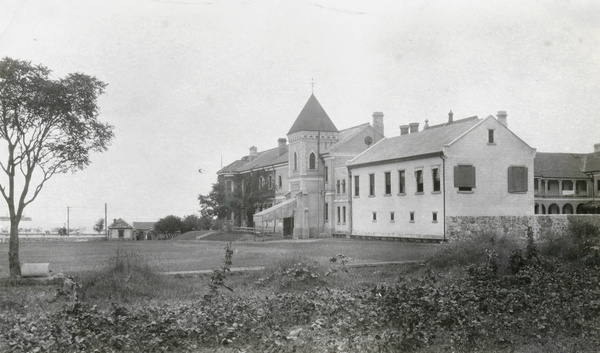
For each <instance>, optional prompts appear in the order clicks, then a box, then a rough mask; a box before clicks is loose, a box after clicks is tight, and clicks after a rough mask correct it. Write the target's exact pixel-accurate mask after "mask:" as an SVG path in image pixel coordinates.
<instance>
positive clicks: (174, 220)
mask: <svg viewBox="0 0 600 353" xmlns="http://www.w3.org/2000/svg"><path fill="white" fill-rule="evenodd" d="M182 227H183V222H182V221H181V218H180V217H177V216H174V215H170V216H166V217H163V218H161V219H159V220H158V221H157V222H156V223H154V230H155V231H156V232H157V233H158V234H162V235H163V236H165V237H166V238H167V239H172V238H174V237H176V236H177V235H179V234H181V228H182Z"/></svg>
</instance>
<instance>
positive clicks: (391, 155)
mask: <svg viewBox="0 0 600 353" xmlns="http://www.w3.org/2000/svg"><path fill="white" fill-rule="evenodd" d="M480 121H481V120H479V118H477V117H476V116H474V117H470V118H465V119H460V120H455V121H453V122H450V123H446V124H439V125H434V126H430V127H428V128H427V129H425V130H422V131H419V132H416V133H410V134H406V135H400V136H396V137H390V138H384V139H383V140H381V141H379V142H378V143H376V144H375V145H374V146H373V147H371V148H369V149H368V150H366V151H365V152H363V153H362V154H360V155H358V156H357V157H356V158H354V159H352V160H351V161H350V162H349V163H348V166H349V167H351V166H357V165H362V164H373V163H380V162H381V163H384V162H386V161H390V160H396V159H402V158H409V157H416V156H423V155H428V154H432V153H438V152H439V153H441V152H442V149H443V147H444V146H446V145H448V144H450V143H451V142H453V141H454V140H456V139H457V138H459V137H460V136H462V134H464V133H465V132H467V131H468V130H469V129H471V128H472V127H473V126H475V125H476V124H478V123H479V122H480Z"/></svg>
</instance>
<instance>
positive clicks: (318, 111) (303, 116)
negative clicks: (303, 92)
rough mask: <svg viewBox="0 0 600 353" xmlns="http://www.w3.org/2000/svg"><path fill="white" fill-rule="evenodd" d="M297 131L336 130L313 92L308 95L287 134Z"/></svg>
mask: <svg viewBox="0 0 600 353" xmlns="http://www.w3.org/2000/svg"><path fill="white" fill-rule="evenodd" d="M298 131H321V132H338V129H337V128H336V127H335V125H334V124H333V122H332V121H331V119H330V118H329V116H328V115H327V113H326V112H325V110H324V109H323V107H322V106H321V104H320V103H319V101H318V100H317V98H316V97H315V95H314V94H311V95H310V98H308V101H307V102H306V104H305V105H304V108H302V111H301V112H300V115H298V117H297V118H296V121H294V124H293V125H292V128H291V129H290V131H289V132H288V133H287V134H288V135H290V134H293V133H294V132H298Z"/></svg>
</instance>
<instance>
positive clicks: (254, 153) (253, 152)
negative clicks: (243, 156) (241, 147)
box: [249, 146, 258, 162]
mask: <svg viewBox="0 0 600 353" xmlns="http://www.w3.org/2000/svg"><path fill="white" fill-rule="evenodd" d="M257 156H258V149H257V148H256V146H252V147H250V158H249V161H250V162H252V161H253V160H255V159H256V157H257Z"/></svg>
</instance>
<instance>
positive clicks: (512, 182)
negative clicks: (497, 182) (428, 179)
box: [508, 167, 528, 192]
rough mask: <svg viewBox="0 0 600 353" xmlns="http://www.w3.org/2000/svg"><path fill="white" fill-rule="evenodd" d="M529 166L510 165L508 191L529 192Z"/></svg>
mask: <svg viewBox="0 0 600 353" xmlns="http://www.w3.org/2000/svg"><path fill="white" fill-rule="evenodd" d="M527 175H528V169H527V167H508V192H527V185H528V183H527Z"/></svg>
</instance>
